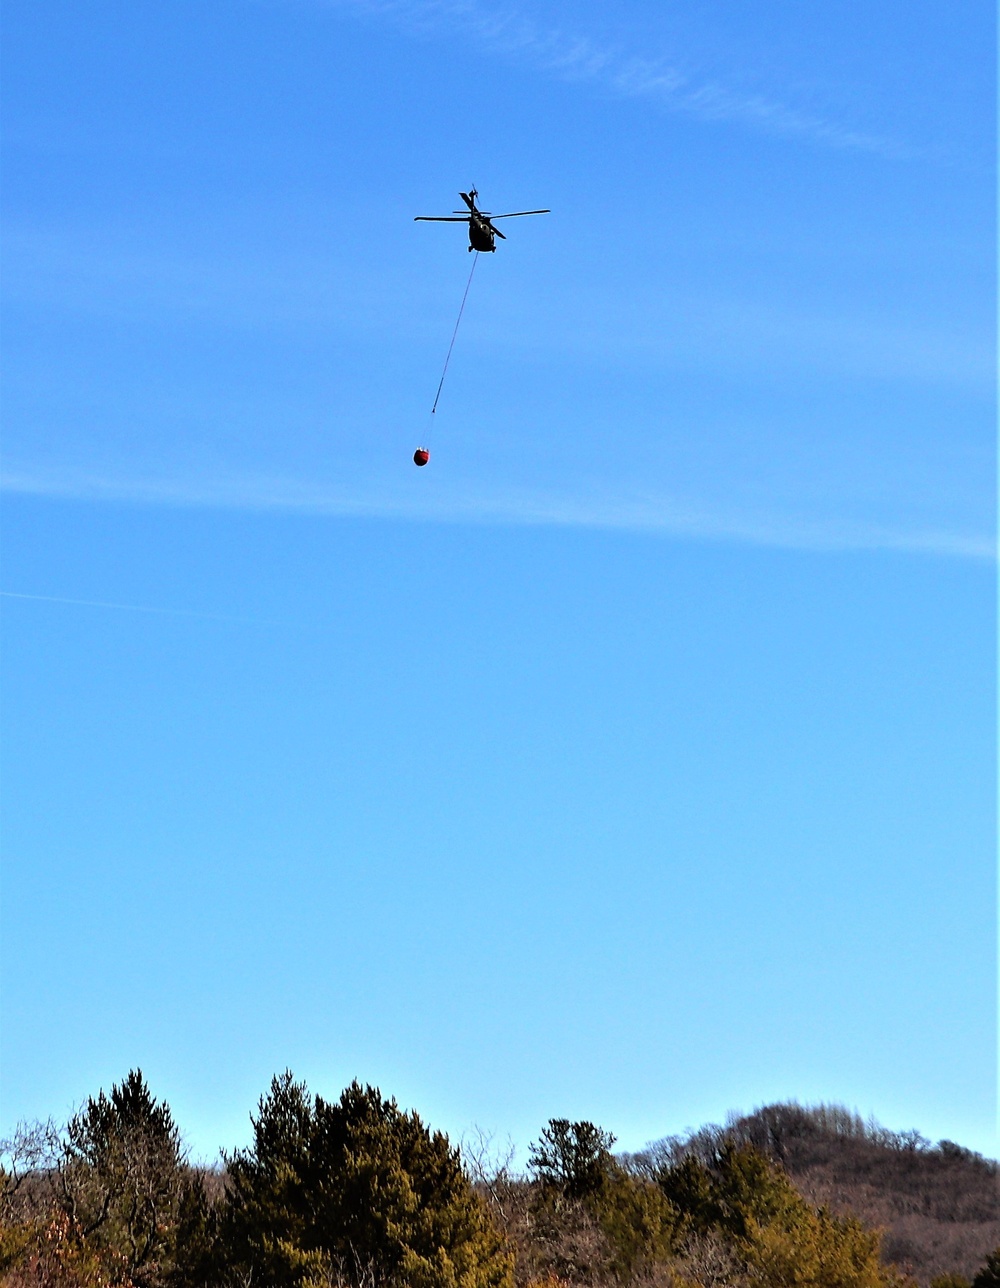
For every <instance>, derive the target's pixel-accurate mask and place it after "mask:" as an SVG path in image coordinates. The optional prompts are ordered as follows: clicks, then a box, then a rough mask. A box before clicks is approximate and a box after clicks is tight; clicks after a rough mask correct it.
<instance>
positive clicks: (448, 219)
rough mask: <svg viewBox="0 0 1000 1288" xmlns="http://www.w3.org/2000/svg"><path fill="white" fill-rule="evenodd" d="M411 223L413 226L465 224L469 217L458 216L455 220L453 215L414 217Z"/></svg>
mask: <svg viewBox="0 0 1000 1288" xmlns="http://www.w3.org/2000/svg"><path fill="white" fill-rule="evenodd" d="M413 222H414V223H415V224H419V223H425V224H467V223H468V222H469V216H468V215H459V216H458V218H457V219H456V218H455V216H454V215H414V216H413Z"/></svg>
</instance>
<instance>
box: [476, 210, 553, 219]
mask: <svg viewBox="0 0 1000 1288" xmlns="http://www.w3.org/2000/svg"><path fill="white" fill-rule="evenodd" d="M551 214H552V211H551V210H512V211H511V212H510V214H509V215H491V216H490V218H491V219H516V218H517V217H518V215H551Z"/></svg>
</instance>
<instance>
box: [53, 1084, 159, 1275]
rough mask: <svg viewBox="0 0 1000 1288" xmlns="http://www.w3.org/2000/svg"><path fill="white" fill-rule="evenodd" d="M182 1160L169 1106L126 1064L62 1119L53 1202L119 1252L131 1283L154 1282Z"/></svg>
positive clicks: (85, 1232)
mask: <svg viewBox="0 0 1000 1288" xmlns="http://www.w3.org/2000/svg"><path fill="white" fill-rule="evenodd" d="M182 1165H183V1158H182V1154H181V1147H180V1133H179V1132H178V1130H177V1127H176V1125H175V1124H174V1121H173V1117H172V1115H171V1112H170V1108H169V1106H168V1105H167V1104H166V1103H160V1102H158V1101H156V1100H155V1099H154V1098H153V1096H152V1095H151V1094H150V1091H149V1088H148V1087H147V1086H146V1081H145V1079H144V1078H143V1076H142V1072H141V1071H140V1070H138V1069H134V1070H132V1072H130V1073H129V1075H128V1077H127V1078H126V1079H125V1080H124V1082H122V1083H121V1085H120V1086H117V1085H116V1086H114V1087H112V1090H111V1095H110V1096H106V1095H105V1094H104V1092H103V1091H101V1092H100V1093H99V1095H98V1097H97V1099H96V1100H95V1099H94V1098H93V1097H91V1098H90V1099H89V1100H88V1101H87V1103H86V1105H85V1106H84V1107H83V1109H82V1110H81V1111H80V1112H79V1113H77V1114H75V1115H74V1117H73V1118H71V1119H70V1122H69V1124H68V1126H67V1128H66V1137H65V1142H64V1145H63V1152H62V1157H61V1159H60V1160H59V1164H58V1174H59V1194H60V1200H61V1206H62V1208H63V1210H64V1212H65V1213H66V1216H67V1217H68V1218H69V1220H70V1222H71V1224H72V1227H73V1229H75V1230H79V1231H80V1234H81V1237H82V1238H84V1239H86V1240H88V1241H89V1243H90V1245H92V1246H93V1247H95V1248H104V1249H107V1250H108V1251H110V1252H112V1253H114V1254H115V1256H117V1257H119V1258H121V1260H122V1262H123V1264H124V1265H125V1267H126V1268H127V1271H128V1274H129V1275H130V1276H131V1277H132V1278H133V1279H135V1281H136V1283H138V1284H140V1285H142V1284H154V1283H158V1282H160V1278H161V1276H160V1269H161V1266H160V1263H161V1261H162V1260H163V1259H164V1258H166V1259H169V1257H170V1255H171V1242H172V1235H173V1231H174V1226H175V1223H176V1217H177V1206H178V1201H179V1197H180V1191H181V1181H182Z"/></svg>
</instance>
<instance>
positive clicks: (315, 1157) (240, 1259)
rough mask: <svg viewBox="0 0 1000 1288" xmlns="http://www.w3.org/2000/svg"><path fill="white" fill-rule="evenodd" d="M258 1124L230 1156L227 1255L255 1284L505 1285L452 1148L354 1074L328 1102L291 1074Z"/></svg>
mask: <svg viewBox="0 0 1000 1288" xmlns="http://www.w3.org/2000/svg"><path fill="white" fill-rule="evenodd" d="M253 1125H254V1143H253V1146H252V1147H251V1148H250V1149H248V1150H244V1151H239V1152H237V1153H236V1154H234V1155H233V1156H232V1157H230V1158H228V1159H227V1164H228V1171H229V1174H228V1179H227V1211H226V1214H225V1219H224V1233H223V1253H224V1257H225V1260H226V1263H227V1264H228V1265H230V1266H237V1267H243V1268H244V1269H245V1270H246V1271H247V1272H248V1273H251V1274H252V1275H253V1277H254V1282H264V1283H267V1284H268V1285H273V1286H274V1288H293V1286H295V1288H297V1286H299V1285H310V1284H316V1283H321V1282H329V1281H330V1280H332V1279H337V1278H340V1277H344V1278H348V1279H350V1280H351V1281H353V1282H355V1283H357V1282H359V1281H365V1282H368V1283H372V1284H382V1283H399V1284H404V1283H405V1284H406V1285H407V1288H510V1285H511V1258H510V1256H509V1254H508V1253H507V1252H506V1250H505V1249H504V1247H503V1244H502V1240H501V1239H500V1236H499V1235H498V1234H497V1232H496V1231H495V1230H494V1229H493V1227H492V1225H491V1223H490V1221H489V1218H488V1216H487V1213H486V1210H485V1208H484V1206H483V1204H482V1203H481V1202H480V1200H479V1199H478V1198H477V1196H476V1195H475V1194H474V1193H473V1191H472V1189H471V1186H470V1185H469V1182H468V1180H467V1178H466V1176H465V1174H464V1172H463V1171H462V1167H461V1163H460V1160H459V1155H458V1152H457V1151H456V1150H453V1149H452V1148H451V1146H450V1145H449V1143H448V1139H447V1137H445V1136H443V1135H441V1134H440V1133H437V1132H435V1133H433V1134H432V1133H430V1132H429V1131H428V1130H427V1128H426V1127H425V1126H424V1125H423V1123H422V1122H421V1121H420V1119H419V1118H418V1117H417V1115H416V1114H413V1113H409V1114H407V1113H403V1112H402V1111H401V1110H400V1109H399V1108H398V1107H397V1105H396V1102H395V1101H394V1100H384V1099H383V1098H382V1096H381V1094H380V1093H379V1091H378V1090H377V1089H375V1088H372V1087H361V1086H360V1085H359V1084H358V1083H356V1082H355V1083H352V1084H351V1086H350V1087H348V1088H347V1090H346V1091H345V1092H344V1093H343V1095H342V1096H341V1098H340V1101H339V1103H337V1104H332V1103H328V1102H327V1101H324V1100H323V1099H322V1098H321V1097H319V1096H316V1097H315V1098H313V1097H311V1096H310V1095H309V1093H308V1091H307V1089H306V1087H305V1085H304V1084H303V1083H297V1082H295V1081H294V1079H293V1078H292V1075H291V1074H290V1073H287V1072H286V1073H285V1074H284V1075H283V1076H282V1077H280V1078H274V1079H273V1080H272V1083H271V1089H270V1092H269V1094H268V1095H267V1096H266V1097H263V1098H262V1099H261V1101H260V1106H259V1112H258V1116H257V1117H256V1118H255V1119H254V1121H253Z"/></svg>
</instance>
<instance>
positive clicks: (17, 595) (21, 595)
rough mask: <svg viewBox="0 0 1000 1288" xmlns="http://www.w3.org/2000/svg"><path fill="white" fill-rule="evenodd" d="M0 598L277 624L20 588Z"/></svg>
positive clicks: (208, 619) (246, 622) (226, 614)
mask: <svg viewBox="0 0 1000 1288" xmlns="http://www.w3.org/2000/svg"><path fill="white" fill-rule="evenodd" d="M0 599H26V600H29V601H31V602H33V603H39V604H67V605H70V606H71V607H74V608H113V609H118V610H120V611H122V612H126V613H155V614H157V615H158V616H163V617H200V618H204V619H206V620H207V621H212V622H238V623H240V624H241V625H245V626H275V625H277V623H276V622H270V621H266V620H264V619H262V618H259V617H235V616H233V615H232V614H230V613H203V612H201V611H200V610H199V609H195V608H159V607H153V606H151V605H148V604H119V603H115V602H113V601H111V600H106V599H67V598H66V597H65V596H63V595H29V594H27V593H25V592H23V591H18V590H0Z"/></svg>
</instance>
